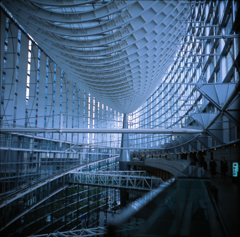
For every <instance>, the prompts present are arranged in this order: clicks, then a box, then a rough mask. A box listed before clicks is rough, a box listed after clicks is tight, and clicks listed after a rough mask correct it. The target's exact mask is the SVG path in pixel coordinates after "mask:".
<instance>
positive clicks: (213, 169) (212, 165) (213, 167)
mask: <svg viewBox="0 0 240 237" xmlns="http://www.w3.org/2000/svg"><path fill="white" fill-rule="evenodd" d="M209 167H210V172H211V175H212V178H214V175H216V167H217V164H216V162H215V161H214V159H213V158H211V160H210V164H209Z"/></svg>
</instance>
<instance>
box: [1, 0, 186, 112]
mask: <svg viewBox="0 0 240 237" xmlns="http://www.w3.org/2000/svg"><path fill="white" fill-rule="evenodd" d="M3 4H4V6H6V8H7V9H8V10H9V11H10V12H11V13H12V15H13V16H14V17H15V18H16V20H17V21H19V23H20V24H21V25H22V26H23V27H24V28H25V30H26V31H27V32H28V33H29V34H30V35H31V36H32V37H33V38H34V40H35V41H36V42H37V43H38V44H39V46H40V47H41V48H42V49H43V50H44V51H45V52H47V54H48V55H49V57H50V58H52V60H54V62H55V63H56V64H57V65H58V66H59V67H60V68H61V69H63V70H64V71H65V73H67V74H68V75H69V76H70V77H71V78H72V79H73V80H74V81H76V82H77V83H79V85H81V86H83V87H84V89H86V90H87V91H88V92H89V93H91V95H92V96H94V97H96V98H97V99H98V100H99V101H101V102H103V103H105V104H106V105H109V106H110V105H111V107H112V108H113V109H114V110H117V111H119V112H122V113H129V112H132V111H134V110H136V109H137V108H138V107H139V106H140V105H141V104H142V103H143V102H144V101H145V100H146V98H148V97H149V96H150V94H151V93H152V92H153V91H154V90H155V89H156V87H157V85H158V84H159V83H160V82H161V80H162V78H163V76H164V72H165V71H166V70H167V68H168V67H169V65H170V64H171V63H172V61H171V60H173V57H174V54H175V53H176V52H177V50H179V46H178V45H177V44H176V42H179V37H180V36H181V35H182V32H183V31H184V29H185V27H184V26H185V25H186V23H183V22H181V21H180V20H181V18H182V17H183V16H185V15H186V14H188V12H189V4H186V3H185V2H182V1H177V0H171V1H124V0H122V1H106V2H104V3H103V2H100V1H88V2H86V1H84V2H83V1H71V2H69V1H64V0H63V1H53V0H49V1H40V0H16V1H15V0H13V1H10V0H3Z"/></svg>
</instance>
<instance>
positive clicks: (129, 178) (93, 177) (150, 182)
mask: <svg viewBox="0 0 240 237" xmlns="http://www.w3.org/2000/svg"><path fill="white" fill-rule="evenodd" d="M69 175H70V177H69V182H70V183H74V184H81V185H93V186H102V187H110V188H126V189H137V190H152V189H154V188H157V187H159V185H161V184H163V180H162V179H161V178H158V177H154V176H148V174H147V173H146V171H105V172H95V173H93V172H71V173H70V174H69Z"/></svg>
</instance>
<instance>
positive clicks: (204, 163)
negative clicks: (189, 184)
mask: <svg viewBox="0 0 240 237" xmlns="http://www.w3.org/2000/svg"><path fill="white" fill-rule="evenodd" d="M198 166H199V167H202V168H203V169H204V170H207V162H206V161H205V160H204V158H202V159H201V160H200V161H199V162H198Z"/></svg>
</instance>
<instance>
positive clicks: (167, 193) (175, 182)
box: [108, 166, 239, 237]
mask: <svg viewBox="0 0 240 237" xmlns="http://www.w3.org/2000/svg"><path fill="white" fill-rule="evenodd" d="M210 187H211V185H210V178H209V176H208V175H207V173H206V172H205V171H204V170H203V169H202V168H197V167H191V166H189V167H186V168H185V170H184V171H182V172H181V174H180V175H178V177H176V178H173V179H171V180H169V181H168V182H165V183H164V185H161V186H160V187H159V188H158V189H155V190H153V191H151V192H149V193H147V194H146V195H145V196H143V197H142V198H140V199H138V200H136V201H135V202H133V203H131V204H130V205H129V206H128V207H127V208H126V209H125V210H123V211H122V212H121V213H120V215H118V217H116V218H115V219H114V220H113V221H112V223H111V224H110V225H109V226H108V236H112V237H116V236H138V237H139V236H144V237H147V236H156V237H157V236H189V237H190V236H197V237H202V236H205V237H207V236H208V237H210V236H218V237H223V236H229V234H228V231H227V229H226V226H225V223H224V222H223V221H222V217H221V215H220V214H219V210H218V207H217V205H216V201H215V200H214V197H213V196H212V193H211V190H210ZM133 222H138V223H139V227H138V228H135V229H134V230H132V229H129V230H126V229H125V228H124V226H125V225H126V224H128V223H133ZM121 230H122V232H119V231H121ZM119 233H121V234H119ZM238 234H239V233H238Z"/></svg>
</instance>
